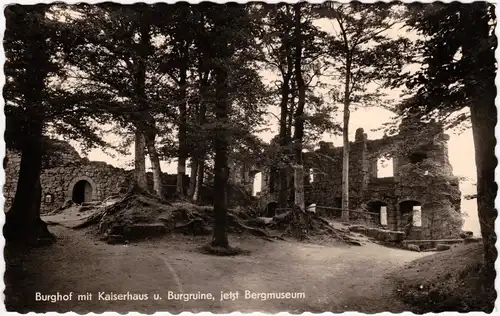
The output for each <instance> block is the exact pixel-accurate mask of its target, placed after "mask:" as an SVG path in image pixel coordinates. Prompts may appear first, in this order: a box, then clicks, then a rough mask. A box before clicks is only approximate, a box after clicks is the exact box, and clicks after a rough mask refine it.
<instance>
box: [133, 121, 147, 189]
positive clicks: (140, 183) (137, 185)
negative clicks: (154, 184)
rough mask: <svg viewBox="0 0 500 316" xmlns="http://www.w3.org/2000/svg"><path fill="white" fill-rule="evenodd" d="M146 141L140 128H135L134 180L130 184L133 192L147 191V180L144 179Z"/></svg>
mask: <svg viewBox="0 0 500 316" xmlns="http://www.w3.org/2000/svg"><path fill="white" fill-rule="evenodd" d="M145 143H146V141H145V138H144V134H143V133H142V131H141V130H140V128H136V130H135V153H134V155H135V157H134V163H135V169H134V181H133V184H132V188H131V190H132V191H135V192H148V182H147V179H146V153H145V147H146V144H145Z"/></svg>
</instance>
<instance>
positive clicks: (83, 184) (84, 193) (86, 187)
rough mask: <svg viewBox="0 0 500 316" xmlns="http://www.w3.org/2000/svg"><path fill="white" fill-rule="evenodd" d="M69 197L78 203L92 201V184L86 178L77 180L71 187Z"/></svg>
mask: <svg viewBox="0 0 500 316" xmlns="http://www.w3.org/2000/svg"><path fill="white" fill-rule="evenodd" d="M71 199H72V200H73V202H75V203H78V204H81V203H83V202H90V201H92V185H91V184H90V183H89V182H88V181H87V180H80V181H78V182H77V183H75V186H74V187H73V193H72V195H71Z"/></svg>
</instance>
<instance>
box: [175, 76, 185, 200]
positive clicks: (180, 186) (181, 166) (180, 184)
mask: <svg viewBox="0 0 500 316" xmlns="http://www.w3.org/2000/svg"><path fill="white" fill-rule="evenodd" d="M186 72H187V70H186V69H185V68H184V69H181V78H180V81H179V88H180V100H179V101H180V103H179V154H178V161H177V189H176V193H177V195H178V196H181V197H182V196H184V176H185V175H186V159H187V136H186V127H187V126H186V125H187V115H186Z"/></svg>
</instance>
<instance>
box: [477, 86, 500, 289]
mask: <svg viewBox="0 0 500 316" xmlns="http://www.w3.org/2000/svg"><path fill="white" fill-rule="evenodd" d="M481 101H482V102H477V103H476V104H475V105H474V106H472V107H471V121H472V132H473V137H474V147H475V156H476V170H477V210H478V216H479V223H480V225H481V236H482V239H483V244H484V261H485V267H486V268H487V271H490V272H494V269H495V260H496V257H497V250H496V247H495V242H496V234H495V219H496V217H497V212H496V210H495V197H496V193H497V184H496V183H495V167H496V165H497V159H496V156H495V145H496V138H495V124H496V122H497V109H496V107H495V99H494V97H492V96H486V97H485V98H484V99H483V100H481ZM494 279H495V278H494V277H493V278H492V281H493V280H494Z"/></svg>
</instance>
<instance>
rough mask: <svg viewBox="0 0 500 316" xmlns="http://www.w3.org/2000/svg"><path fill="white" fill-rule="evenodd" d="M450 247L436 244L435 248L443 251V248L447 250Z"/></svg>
mask: <svg viewBox="0 0 500 316" xmlns="http://www.w3.org/2000/svg"><path fill="white" fill-rule="evenodd" d="M450 248H451V246H450V245H446V244H438V245H437V246H436V250H437V251H444V250H449V249H450Z"/></svg>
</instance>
